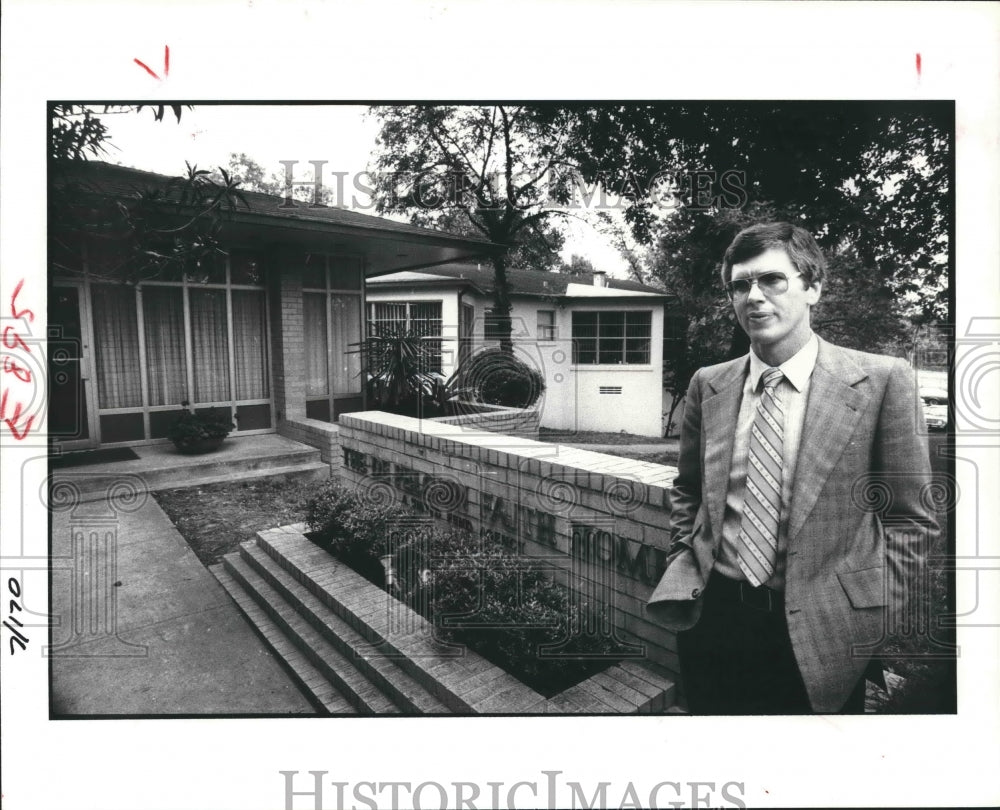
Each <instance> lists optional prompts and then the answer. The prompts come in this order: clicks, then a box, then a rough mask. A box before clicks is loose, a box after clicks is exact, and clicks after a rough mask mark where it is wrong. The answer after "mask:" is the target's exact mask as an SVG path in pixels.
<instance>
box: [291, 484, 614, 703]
mask: <svg viewBox="0 0 1000 810" xmlns="http://www.w3.org/2000/svg"><path fill="white" fill-rule="evenodd" d="M306 521H307V523H308V524H309V526H310V528H311V529H312V530H313V532H314V535H313V537H314V540H315V541H316V542H317V543H318V544H319V545H321V546H323V547H325V548H327V549H328V550H329V551H331V552H332V553H334V554H335V555H336V556H337V557H338V558H340V559H342V560H343V561H344V562H345V563H347V564H348V565H350V566H351V567H352V568H354V569H355V570H356V571H358V572H359V573H360V574H362V575H363V576H365V577H367V578H368V579H369V580H371V581H373V582H376V583H378V584H379V585H383V586H384V587H386V588H387V590H389V591H390V592H391V593H393V594H394V595H395V596H396V597H397V598H399V599H401V600H402V601H404V602H406V603H407V604H408V605H409V606H410V607H411V608H412V609H414V610H416V611H417V612H418V613H420V614H421V615H423V616H424V617H425V618H428V619H429V620H431V622H432V623H433V624H434V626H435V627H436V629H437V631H438V633H439V635H440V636H441V637H442V638H445V639H452V640H455V641H458V642H461V643H463V644H465V645H466V646H468V647H469V648H470V649H473V650H475V651H476V652H478V653H479V654H481V655H483V656H484V657H486V658H488V659H489V660H491V661H493V662H494V663H495V664H497V665H498V666H501V667H503V668H504V669H507V670H508V671H510V672H512V673H514V674H516V675H517V676H518V677H520V678H521V679H522V680H523V681H525V682H526V683H528V684H529V685H530V686H532V687H533V688H535V689H537V690H538V691H540V692H542V693H543V694H547V695H551V694H555V693H556V692H558V691H561V690H562V689H564V688H565V687H566V686H568V685H570V684H571V683H575V682H577V681H579V680H581V679H582V678H584V677H587V676H588V675H590V674H592V672H593V671H594V670H595V669H596V668H597V666H599V665H602V664H603V663H606V662H608V661H610V660H611V658H612V657H613V656H614V654H615V652H616V650H615V648H614V640H613V638H612V637H611V636H610V635H609V634H602V633H595V632H593V630H594V628H595V626H596V624H597V621H598V620H600V619H602V618H603V617H602V616H601V615H600V611H598V610H595V609H594V608H593V607H592V606H590V605H588V604H586V603H583V602H581V601H579V600H577V599H574V598H573V596H572V595H571V594H570V593H569V591H567V589H566V588H565V587H563V586H562V585H560V584H559V583H557V582H555V581H554V580H553V579H551V578H550V576H549V574H548V573H547V572H546V571H544V570H542V569H541V568H540V567H539V566H538V564H537V561H533V560H532V559H531V558H529V557H522V556H518V555H515V554H512V553H511V552H510V551H508V550H507V549H506V548H505V547H504V546H503V545H502V544H501V543H500V541H499V539H497V538H495V537H494V536H492V535H489V534H487V535H484V536H482V537H476V536H474V535H472V534H469V533H468V532H464V531H457V530H444V529H441V528H439V527H438V526H437V525H436V524H434V523H432V522H430V521H429V520H428V519H427V518H425V517H421V516H418V515H412V514H410V513H408V512H407V511H406V510H405V509H404V508H402V507H401V506H398V505H396V504H388V505H387V504H377V503H372V502H370V501H368V500H367V499H366V498H365V497H364V495H363V494H358V493H356V492H354V491H351V490H348V489H346V488H344V487H343V486H341V485H339V484H337V483H335V482H331V483H330V484H329V485H327V486H325V487H324V488H323V490H322V491H321V492H320V493H319V494H318V495H317V496H315V497H314V498H312V499H311V500H309V501H308V503H307V505H306ZM384 558H388V559H389V560H391V563H390V570H391V574H390V576H389V578H388V581H386V577H385V573H386V568H385V567H383V559H384ZM546 648H551V650H550V652H549V654H550V655H552V656H553V657H542V656H541V655H540V653H543V652H544V651H545V650H546ZM595 659H597V660H596V661H595Z"/></svg>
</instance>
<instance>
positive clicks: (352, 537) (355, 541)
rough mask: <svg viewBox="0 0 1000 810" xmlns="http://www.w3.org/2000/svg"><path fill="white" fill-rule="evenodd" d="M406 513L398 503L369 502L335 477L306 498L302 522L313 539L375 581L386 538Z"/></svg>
mask: <svg viewBox="0 0 1000 810" xmlns="http://www.w3.org/2000/svg"><path fill="white" fill-rule="evenodd" d="M407 515H408V512H407V511H406V510H405V509H404V508H403V507H402V506H399V505H397V504H391V503H390V504H383V503H377V502H373V501H371V500H369V499H367V498H365V497H364V496H363V494H359V493H357V492H356V491H354V490H349V489H346V488H345V487H343V486H341V485H340V484H339V483H337V482H336V481H331V482H330V483H329V484H327V485H326V486H325V487H324V488H323V489H322V490H321V491H320V492H319V493H318V494H317V495H316V496H315V497H313V498H311V499H310V500H309V501H307V502H306V523H307V524H308V525H309V528H310V529H311V530H312V531H313V532H314V533H315V536H314V539H315V540H316V542H317V543H318V544H319V545H321V546H323V547H324V548H327V549H328V550H329V551H331V552H332V553H333V554H335V555H336V556H337V557H340V558H341V559H342V560H344V562H346V563H347V564H348V565H350V566H351V567H352V568H354V569H355V570H357V571H358V572H359V573H361V574H363V575H364V576H366V577H368V578H369V579H372V580H373V581H376V582H379V584H381V582H382V571H383V568H382V562H381V560H382V557H384V556H386V553H387V551H388V548H389V541H388V538H389V536H390V534H391V533H392V530H393V528H394V527H395V526H396V525H397V524H398V523H399V522H400V521H401V520H403V519H405V518H406V516H407Z"/></svg>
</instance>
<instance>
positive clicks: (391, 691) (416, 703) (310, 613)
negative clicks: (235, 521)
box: [227, 543, 449, 714]
mask: <svg viewBox="0 0 1000 810" xmlns="http://www.w3.org/2000/svg"><path fill="white" fill-rule="evenodd" d="M227 562H228V561H227ZM239 562H241V563H246V564H247V565H248V566H249V567H250V568H251V569H252V570H253V572H254V574H255V576H256V577H257V582H259V580H263V581H264V582H265V583H266V584H267V585H268V586H270V587H271V588H272V589H273V590H274V591H275V592H276V593H277V594H278V595H279V596H280V598H281V599H282V600H283V601H284V602H285V603H286V604H288V605H290V606H291V607H292V608H293V609H294V610H295V611H296V612H297V613H298V615H299V616H301V617H303V618H304V619H306V621H308V623H309V624H310V625H312V627H313V628H315V629H316V630H318V631H319V633H320V635H321V636H323V638H324V640H325V641H327V642H328V643H329V644H330V645H332V647H333V648H334V650H335V651H336V652H337V653H339V655H341V656H342V657H343V658H344V659H346V660H347V661H348V662H349V663H350V664H352V665H353V666H354V667H355V668H356V669H357V670H359V671H360V672H361V673H362V674H363V675H364V677H365V679H366V680H367V681H369V682H370V683H372V684H374V685H375V686H376V688H377V689H378V690H379V691H380V692H381V693H382V694H384V695H386V696H388V697H389V699H390V700H391V701H392V703H393V704H394V705H395V706H398V707H399V708H400V709H402V710H403V711H406V712H410V713H414V714H447V713H448V712H449V708H448V707H447V706H446V705H445V704H444V703H442V702H441V701H440V700H438V699H437V698H436V697H435V696H434V695H433V694H431V693H430V692H429V691H428V690H427V689H425V688H424V687H423V686H422V685H421V684H420V683H419V682H417V681H416V680H415V679H413V678H412V677H410V676H409V675H408V674H407V673H406V672H405V671H404V670H402V669H401V668H400V667H399V666H397V665H396V662H394V661H393V660H392V658H391V657H387V656H386V655H385V654H384V652H383V651H381V650H379V649H378V648H377V647H376V646H375V645H372V644H371V643H370V642H369V641H368V640H367V639H366V638H365V637H364V636H362V635H361V634H360V633H359V632H358V631H357V630H355V629H354V628H353V627H351V625H350V624H348V623H347V622H346V621H344V619H342V618H341V617H340V616H338V615H337V614H336V613H334V612H333V611H332V610H331V609H330V608H329V607H327V606H326V605H325V604H323V602H322V601H321V600H320V599H319V598H318V597H316V596H315V595H314V594H313V593H312V592H310V591H309V589H308V588H306V587H305V586H303V585H301V584H300V583H299V582H298V581H296V580H295V578H294V577H293V576H292V575H291V574H289V573H288V572H287V571H285V570H284V569H283V568H282V567H281V566H280V565H279V564H278V563H277V562H276V561H275V560H273V559H272V558H271V557H270V556H268V555H267V554H266V553H265V552H264V551H263V550H262V549H261V548H260V547H258V546H257V545H256V544H254V543H247V544H244V546H243V547H242V548H241V549H240V554H239ZM257 582H255V585H256V584H257ZM258 587H259V586H258Z"/></svg>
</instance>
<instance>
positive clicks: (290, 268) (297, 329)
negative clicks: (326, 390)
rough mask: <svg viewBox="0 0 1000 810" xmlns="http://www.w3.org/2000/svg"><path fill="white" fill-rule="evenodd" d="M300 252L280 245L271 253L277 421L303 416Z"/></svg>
mask: <svg viewBox="0 0 1000 810" xmlns="http://www.w3.org/2000/svg"><path fill="white" fill-rule="evenodd" d="M302 260H303V256H302V254H301V253H300V252H295V251H291V250H287V249H283V248H279V249H276V250H274V251H273V253H272V255H271V273H270V281H269V284H270V300H271V313H270V314H271V342H272V347H271V348H272V356H273V357H274V407H275V411H276V412H277V416H278V422H279V423H280V422H281V421H283V420H285V419H305V418H306V356H305V332H304V329H305V327H304V325H303V321H302Z"/></svg>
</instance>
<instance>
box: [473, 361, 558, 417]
mask: <svg viewBox="0 0 1000 810" xmlns="http://www.w3.org/2000/svg"><path fill="white" fill-rule="evenodd" d="M460 387H461V388H463V389H465V390H470V391H472V392H473V394H474V396H475V398H476V399H478V400H479V401H480V402H485V403H487V404H489V405H505V406H507V407H511V408H530V407H531V406H532V405H534V404H535V402H536V401H537V400H538V398H539V397H540V396H541V395H542V392H543V391H544V390H545V382H544V380H543V379H542V375H541V374H540V373H539V371H538V370H537V369H535V368H533V367H532V366H530V365H528V364H527V363H525V362H524V361H523V360H521V359H520V358H518V357H517V356H515V355H512V354H508V353H507V352H504V351H502V350H500V349H486V350H485V351H481V352H479V353H478V354H475V355H473V356H472V357H471V358H469V360H468V363H467V365H466V366H465V367H464V368H463V369H461V380H460Z"/></svg>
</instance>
